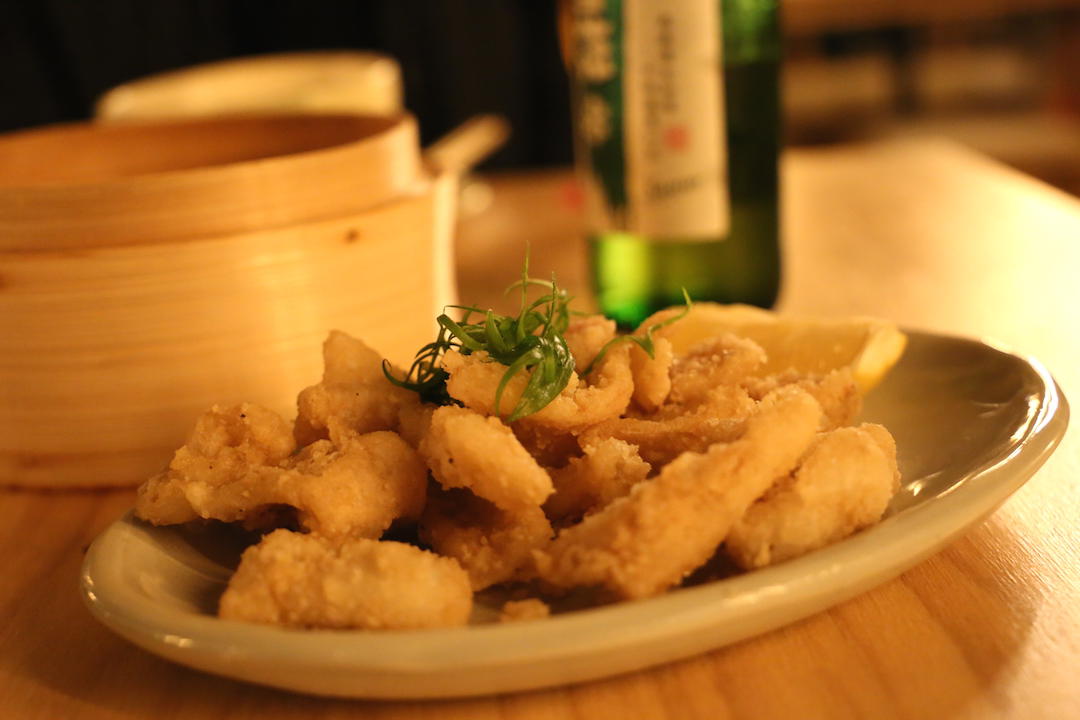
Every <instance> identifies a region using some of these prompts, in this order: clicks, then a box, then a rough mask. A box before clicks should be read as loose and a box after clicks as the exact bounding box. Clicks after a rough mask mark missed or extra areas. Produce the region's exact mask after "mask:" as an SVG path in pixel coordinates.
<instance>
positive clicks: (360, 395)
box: [295, 330, 419, 446]
mask: <svg viewBox="0 0 1080 720" xmlns="http://www.w3.org/2000/svg"><path fill="white" fill-rule="evenodd" d="M323 361H324V363H325V369H324V371H323V379H322V382H320V383H319V384H318V385H312V386H311V387H309V388H306V389H304V390H301V391H300V395H299V396H298V397H297V399H296V405H297V411H298V414H297V417H296V431H295V432H296V440H297V442H298V443H299V444H300V445H307V444H309V443H311V442H313V441H315V440H320V439H326V438H329V439H330V440H332V441H333V442H334V444H335V445H338V446H341V445H343V444H344V443H345V441H346V440H347V438H349V437H353V436H356V435H362V434H364V433H368V432H374V431H376V430H397V429H398V425H399V421H398V416H399V413H400V412H401V410H402V408H403V407H404V406H409V405H413V406H415V405H418V404H419V400H418V399H417V396H416V393H414V392H411V391H409V390H406V389H404V388H399V387H397V386H396V385H394V384H392V383H391V382H389V381H388V380H387V379H386V377H385V375H383V366H382V362H383V359H382V357H381V356H380V355H379V354H378V353H377V352H375V351H374V350H372V349H371V348H370V347H368V346H367V345H365V344H364V343H363V342H362V341H360V340H357V339H356V338H354V337H350V336H349V335H346V334H345V333H343V332H340V331H338V330H334V331H332V332H331V333H330V336H329V337H328V338H327V339H326V342H325V343H323ZM395 372H397V374H398V376H400V375H401V373H400V372H398V371H395Z"/></svg>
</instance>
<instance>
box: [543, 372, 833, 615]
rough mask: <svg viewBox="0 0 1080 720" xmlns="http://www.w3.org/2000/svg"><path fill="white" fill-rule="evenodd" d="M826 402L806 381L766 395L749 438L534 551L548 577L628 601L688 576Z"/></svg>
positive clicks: (681, 463) (688, 462)
mask: <svg viewBox="0 0 1080 720" xmlns="http://www.w3.org/2000/svg"><path fill="white" fill-rule="evenodd" d="M820 422H821V408H820V406H819V405H818V403H817V401H815V400H814V399H813V398H812V397H811V396H810V395H808V394H807V393H805V392H803V391H802V390H799V389H798V388H782V389H780V390H778V391H777V392H776V393H774V394H772V395H770V396H769V397H767V398H766V399H765V400H764V401H763V402H762V404H761V406H760V408H759V410H758V412H756V413H755V414H754V416H753V417H751V418H750V419H749V420H748V421H747V424H746V431H745V433H744V434H743V436H742V437H741V438H739V439H738V440H735V441H734V442H731V443H729V444H718V445H714V446H713V447H711V448H710V449H709V450H708V451H707V452H705V453H685V454H683V455H681V456H680V457H679V458H678V459H676V460H675V461H673V462H672V463H670V464H669V465H667V466H666V467H664V469H663V470H662V471H661V472H660V474H659V475H658V476H656V477H654V478H651V479H648V480H645V481H643V482H639V483H638V484H637V485H635V486H634V487H633V488H632V489H631V491H630V494H629V495H626V496H625V497H622V498H619V499H618V500H615V501H614V502H612V503H611V504H610V505H608V506H607V507H606V508H604V509H603V510H601V511H600V512H598V513H596V514H594V515H590V516H588V517H586V518H585V519H584V520H583V521H582V522H581V523H579V524H578V525H574V526H572V527H569V528H566V529H565V530H563V531H561V532H560V533H559V535H558V537H557V538H556V539H555V540H554V541H553V542H552V543H550V544H549V545H548V546H547V547H546V548H543V549H541V550H537V551H536V552H534V553H533V559H534V564H535V567H536V571H537V574H538V575H539V577H540V579H541V580H542V581H544V582H546V583H549V584H550V585H553V586H555V587H561V588H570V587H575V586H581V585H584V586H597V585H599V586H603V587H605V588H607V590H609V591H610V592H611V593H613V594H614V595H616V596H618V597H623V598H640V597H647V596H650V595H656V594H658V593H660V592H663V591H664V590H666V589H667V588H669V587H671V586H673V585H675V584H677V583H678V582H680V581H681V580H682V579H683V577H685V576H686V574H687V573H689V572H690V571H692V570H693V569H694V568H696V567H698V566H700V565H701V564H702V563H704V562H705V561H706V560H708V559H709V557H710V556H712V554H713V553H714V552H715V550H716V548H717V547H718V546H719V545H720V543H721V542H723V540H724V538H725V537H726V536H727V534H728V531H729V530H730V528H731V526H732V525H733V524H734V523H736V522H737V521H738V520H739V518H740V517H742V515H743V514H744V513H745V512H746V509H747V508H748V507H749V506H750V504H751V503H752V502H754V500H756V499H757V498H758V497H760V496H761V495H762V494H763V493H764V492H765V491H766V490H768V488H769V487H770V486H771V485H772V484H773V482H775V480H776V479H777V478H779V477H782V476H784V475H786V474H787V473H789V472H791V470H792V468H793V467H795V464H796V463H797V462H798V460H799V458H800V457H801V456H802V454H803V453H804V452H805V450H806V448H807V447H808V446H809V444H810V442H811V441H812V440H813V438H814V434H815V432H816V431H817V428H818V425H819V423H820Z"/></svg>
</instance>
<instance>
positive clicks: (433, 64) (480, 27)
mask: <svg viewBox="0 0 1080 720" xmlns="http://www.w3.org/2000/svg"><path fill="white" fill-rule="evenodd" d="M336 49H359V50H376V51H380V52H384V53H386V54H389V55H391V56H393V57H394V58H396V59H397V61H398V62H399V63H400V64H401V68H402V75H403V80H404V86H405V104H406V107H408V109H409V110H410V111H412V112H413V113H415V114H416V115H417V116H418V117H419V119H420V125H421V133H422V136H423V139H424V142H425V143H426V142H430V141H432V140H434V139H435V138H437V137H438V136H440V135H442V134H443V133H445V132H446V131H447V130H449V129H451V128H452V127H454V126H455V125H457V124H458V123H460V122H461V121H463V120H465V119H466V118H468V117H469V116H471V115H474V114H476V113H480V112H497V113H501V114H503V115H505V116H506V117H507V118H508V119H509V120H510V123H511V125H512V127H513V136H512V138H511V140H510V142H509V143H508V144H507V146H506V147H504V148H503V149H502V150H501V151H500V152H499V153H497V154H496V155H495V156H494V157H492V158H491V160H490V161H489V162H488V163H487V165H486V166H487V167H509V166H535V165H549V164H564V163H568V162H569V161H570V111H569V107H568V99H567V87H566V80H565V76H564V74H563V69H562V66H561V64H560V60H559V55H558V45H557V42H556V31H555V2H554V0H351V1H350V0H305V1H302V0H280V1H278V2H275V1H273V0H0V60H2V61H3V65H2V67H3V68H4V72H3V73H0V78H2V79H0V131H7V130H14V129H19V128H25V127H32V126H35V125H44V124H48V123H54V122H61V121H69V120H79V119H83V118H88V117H89V116H90V115H91V113H92V108H93V103H94V100H95V99H96V98H97V97H98V96H99V95H101V93H103V92H105V91H106V90H108V89H109V88H112V87H114V86H116V85H119V84H121V83H124V82H127V81H129V80H133V79H135V78H138V77H142V76H144V75H150V74H153V73H158V72H162V71H165V70H172V69H176V68H180V67H185V66H188V65H196V64H199V63H204V62H211V61H214V60H221V59H224V58H230V57H241V56H245V55H258V54H264V53H273V52H291V51H303V50H336Z"/></svg>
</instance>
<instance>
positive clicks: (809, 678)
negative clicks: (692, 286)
mask: <svg viewBox="0 0 1080 720" xmlns="http://www.w3.org/2000/svg"><path fill="white" fill-rule="evenodd" d="M567 178H568V176H567V174H566V173H564V172H541V173H528V174H521V175H506V176H499V177H495V178H492V187H493V188H494V203H493V204H492V205H491V206H490V208H489V209H487V210H486V211H483V212H482V213H480V214H479V215H476V216H474V217H471V218H470V219H468V220H467V221H465V222H464V223H463V228H462V232H461V238H460V246H459V250H458V255H459V263H460V283H461V289H462V295H463V297H464V298H469V299H472V300H477V301H481V302H483V301H485V300H488V299H498V294H497V288H501V287H503V286H504V285H505V284H506V283H508V282H510V281H512V280H513V279H514V276H515V272H516V268H517V267H518V262H519V259H520V256H521V253H522V251H523V246H524V241H526V240H527V241H529V242H530V243H531V246H532V252H533V258H534V262H533V268H534V270H535V271H536V272H537V273H544V272H547V271H549V270H551V269H552V268H554V269H556V270H557V271H558V273H559V276H560V278H561V280H562V282H564V283H566V284H568V285H570V286H572V287H576V288H577V289H579V290H581V291H582V292H584V286H585V282H584V281H585V272H584V265H583V258H584V255H583V250H582V247H581V245H580V240H579V239H578V233H577V228H578V223H579V219H578V216H577V214H576V211H575V210H574V207H575V203H574V193H573V192H572V190H571V189H570V188H569V186H568V185H567ZM785 184H786V187H785V222H786V258H787V273H786V281H785V290H784V294H783V299H782V301H781V305H782V308H783V309H786V310H791V311H798V312H811V313H822V314H829V315H841V314H849V313H860V314H875V315H881V316H885V317H889V318H894V319H895V320H897V321H898V322H900V323H902V324H904V325H908V326H911V327H920V328H926V329H932V330H938V331H945V332H951V333H957V334H964V335H969V336H975V337H993V338H995V339H997V340H998V341H1000V342H1003V343H1006V344H1008V345H1011V346H1013V347H1015V348H1018V349H1021V350H1023V351H1024V352H1027V353H1031V354H1034V355H1036V356H1038V357H1040V358H1041V359H1042V360H1043V361H1044V362H1045V363H1046V364H1047V365H1048V366H1049V367H1050V368H1051V369H1052V370H1053V371H1054V372H1055V374H1056V376H1057V378H1058V380H1059V382H1060V383H1061V384H1062V386H1063V387H1064V389H1065V391H1066V393H1069V392H1070V391H1073V392H1075V391H1076V390H1077V388H1080V363H1078V360H1080V312H1078V310H1077V308H1078V306H1080V302H1078V300H1080V291H1078V290H1077V285H1078V276H1077V270H1078V269H1080V202H1078V201H1077V200H1076V199H1075V198H1072V197H1070V196H1067V195H1065V194H1062V193H1059V192H1057V191H1055V190H1053V189H1051V188H1049V187H1047V186H1045V185H1042V184H1040V183H1038V182H1036V181H1034V180H1031V179H1028V178H1026V177H1024V176H1022V175H1019V174H1017V173H1015V172H1012V171H1010V170H1008V169H1006V168H1004V167H1002V166H1000V165H998V164H996V163H994V162H992V161H990V160H987V159H985V158H983V157H980V156H978V155H975V154H974V153H971V152H969V151H967V150H964V149H962V148H960V147H958V146H955V145H952V144H947V143H944V142H938V141H909V142H905V143H892V144H883V145H868V146H863V147H847V148H839V149H829V150H820V151H817V150H815V151H797V152H791V153H790V154H789V156H788V157H787V159H786V165H785ZM472 192H473V193H474V195H475V194H476V193H480V194H482V192H483V190H482V189H479V190H477V189H475V188H474V190H473V191H472ZM1074 426H1075V423H1074ZM1078 476H1080V435H1078V432H1077V431H1076V429H1075V427H1074V429H1073V430H1071V431H1070V432H1069V433H1068V435H1067V436H1066V439H1065V441H1064V443H1063V444H1062V446H1061V447H1060V448H1059V449H1058V451H1057V453H1056V454H1055V455H1054V456H1053V457H1052V458H1051V459H1050V460H1049V462H1048V463H1047V464H1046V465H1045V466H1044V467H1043V469H1042V470H1041V471H1040V472H1039V473H1038V474H1037V475H1036V476H1035V477H1034V478H1033V479H1032V480H1031V481H1030V482H1028V483H1027V485H1025V486H1024V487H1023V488H1022V489H1021V490H1020V491H1019V492H1017V493H1016V494H1015V495H1014V496H1013V497H1012V498H1011V499H1010V500H1009V501H1008V502H1007V503H1006V504H1005V505H1004V506H1003V507H1002V508H1001V509H999V510H998V511H997V512H996V513H995V514H994V515H993V516H992V517H991V518H990V519H989V520H987V521H986V522H984V523H983V524H981V525H979V526H978V527H976V528H974V529H972V530H971V531H970V532H968V533H967V534H966V535H965V536H964V537H963V538H961V539H960V540H958V541H957V542H955V543H954V544H953V545H951V546H950V547H949V548H947V549H946V550H944V551H943V552H941V553H939V554H938V555H936V556H935V557H933V558H931V559H929V560H927V561H926V562H923V563H922V564H920V565H918V566H916V567H915V568H914V569H912V570H910V571H909V572H907V573H905V574H903V575H902V576H901V577H900V578H898V579H896V580H893V581H891V582H888V583H886V584H885V585H882V586H881V587H878V588H877V589H875V590H873V591H871V592H868V593H866V594H864V595H862V596H860V597H858V598H856V599H854V600H852V601H849V602H847V603H844V604H842V605H840V606H838V607H835V608H833V609H831V610H829V611H827V612H823V613H821V614H818V615H816V616H814V617H811V618H809V619H807V620H804V621H802V622H798V623H796V624H794V625H792V626H789V627H787V628H784V629H782V630H779V631H776V632H772V633H769V634H767V635H764V636H761V637H758V638H755V639H752V640H749V641H745V642H742V643H739V644H737V645H735V646H732V647H728V648H724V649H720V650H717V651H715V652H711V653H709V654H706V655H702V656H700V657H697V658H694V659H690V660H686V661H682V662H678V663H674V664H671V665H668V666H665V667H661V668H658V669H654V670H649V671H644V672H639V673H634V674H631V675H626V676H622V677H617V678H614V679H610V680H605V681H600V682H593V683H589V684H585V685H580V686H575V687H568V688H561V689H556V690H551V691H541V692H532V693H526V694H520V695H512V696H504V697H495V698H484V699H475V700H461V701H454V702H423V703H419V702H364V701H345V700H329V699H321V698H311V697H303V696H299V695H292V694H289V693H285V692H278V691H274V690H268V689H264V688H259V687H255V686H250V685H245V684H241V683H238V682H233V681H230V680H225V679H221V678H217V677H212V676H209V675H203V674H201V673H198V672H195V671H192V670H187V669H185V668H181V667H179V666H175V665H172V664H170V663H168V662H166V661H164V660H160V659H158V658H157V657H155V656H152V655H149V654H147V653H145V652H143V651H141V650H138V649H136V648H135V647H134V646H131V645H129V644H128V643H126V642H125V641H123V640H121V639H119V638H118V637H116V636H114V635H113V634H111V633H110V632H109V631H107V630H106V629H105V628H104V627H102V626H100V625H98V624H97V623H96V622H95V621H94V620H92V619H91V617H90V616H89V614H88V613H87V611H86V610H85V609H84V608H83V607H82V604H81V602H80V600H79V597H78V593H77V577H78V569H79V565H80V563H81V561H82V555H83V552H84V550H85V548H86V547H87V544H88V543H89V542H90V541H91V540H92V539H93V538H94V536H95V535H97V534H98V533H99V532H100V531H101V530H102V529H103V528H104V527H105V526H106V525H107V524H108V523H109V522H110V521H112V520H113V519H115V518H116V517H117V516H118V515H120V514H121V513H122V512H123V511H124V510H125V509H126V508H127V507H128V506H129V505H130V504H131V501H132V493H131V492H128V491H117V492H71V493H61V492H56V493H47V492H25V491H2V492H0V517H3V518H4V522H3V523H2V524H0V558H3V560H2V563H3V564H2V568H3V569H2V572H0V717H4V718H91V719H96V718H130V717H149V716H157V717H162V718H165V717H169V718H211V717H229V718H260V720H270V719H274V718H337V717H342V718H343V717H374V718H469V719H477V720H481V719H485V718H503V719H506V720H527V719H538V718H564V717H573V718H592V717H611V718H650V719H651V718H679V719H686V718H709V719H722V718H954V717H974V718H1017V719H1020V718H1023V719H1025V720H1026V719H1028V718H1047V719H1050V718H1053V719H1058V718H1068V717H1080V683H1078V682H1077V678H1076V675H1077V671H1078V670H1080V542H1078V541H1080V531H1078V529H1080V523H1078V520H1077V518H1078V515H1080V490H1078V483H1077V478H1078Z"/></svg>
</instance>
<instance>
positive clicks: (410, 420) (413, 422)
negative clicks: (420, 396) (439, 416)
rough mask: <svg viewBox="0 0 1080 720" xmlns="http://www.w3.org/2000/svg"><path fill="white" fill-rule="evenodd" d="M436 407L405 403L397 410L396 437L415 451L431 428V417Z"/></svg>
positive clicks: (425, 404) (426, 404)
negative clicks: (398, 436)
mask: <svg viewBox="0 0 1080 720" xmlns="http://www.w3.org/2000/svg"><path fill="white" fill-rule="evenodd" d="M438 407H439V406H438V405H432V404H430V403H423V402H420V403H405V404H403V405H402V406H401V407H400V408H399V410H398V435H400V436H401V439H402V440H404V441H405V442H407V443H409V445H411V446H413V447H414V448H416V449H420V443H421V442H423V440H424V436H425V435H427V432H428V429H429V428H430V427H431V416H432V415H434V414H435V411H436V410H437V409H438Z"/></svg>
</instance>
